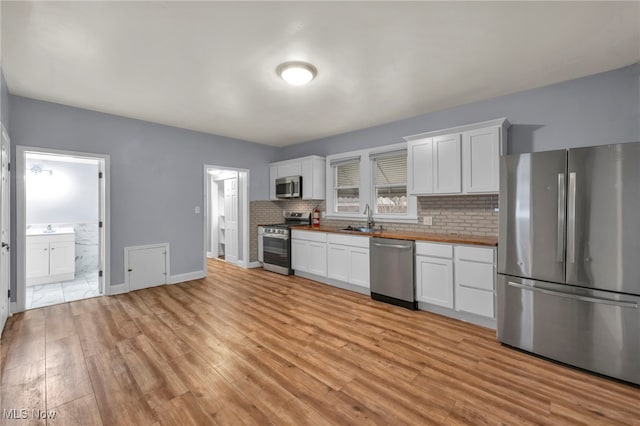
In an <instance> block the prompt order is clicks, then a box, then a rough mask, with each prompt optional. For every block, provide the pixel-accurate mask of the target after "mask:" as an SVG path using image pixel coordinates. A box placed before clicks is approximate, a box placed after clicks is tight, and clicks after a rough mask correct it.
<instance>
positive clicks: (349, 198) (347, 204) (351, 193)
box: [335, 188, 360, 213]
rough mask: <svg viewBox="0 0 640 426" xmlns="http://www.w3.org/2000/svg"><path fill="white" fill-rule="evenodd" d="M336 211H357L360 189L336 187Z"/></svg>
mask: <svg viewBox="0 0 640 426" xmlns="http://www.w3.org/2000/svg"><path fill="white" fill-rule="evenodd" d="M335 206H336V212H340V213H358V212H359V211H360V190H359V189H358V188H352V189H337V190H336V204H335Z"/></svg>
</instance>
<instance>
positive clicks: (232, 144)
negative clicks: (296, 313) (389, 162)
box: [9, 96, 277, 294]
mask: <svg viewBox="0 0 640 426" xmlns="http://www.w3.org/2000/svg"><path fill="white" fill-rule="evenodd" d="M9 101H10V103H11V108H10V114H9V121H10V122H11V140H12V144H13V147H14V148H13V149H12V151H13V153H12V156H13V158H12V161H13V162H14V164H15V146H16V145H26V146H35V147H48V148H56V149H62V150H73V151H81V152H88V153H100V154H109V155H110V158H111V283H112V284H121V283H123V282H124V270H123V268H124V265H123V250H124V247H128V246H135V245H143V244H152V243H163V242H168V243H170V245H171V274H172V275H177V274H182V273H188V272H194V271H199V270H202V258H203V247H204V245H203V244H204V240H203V239H204V235H205V231H204V228H203V218H202V214H194V206H200V207H201V211H203V210H202V208H203V207H204V201H203V196H204V188H203V184H204V175H203V173H204V168H203V166H204V164H212V165H219V166H228V167H238V168H245V169H249V170H250V198H251V199H261V198H265V197H266V196H267V194H268V167H267V163H269V162H270V161H273V160H274V159H275V157H276V154H277V149H276V148H273V147H269V146H266V145H259V144H254V143H249V142H245V141H239V140H234V139H229V138H224V137H221V136H215V135H209V134H204V133H199V132H193V131H189V130H184V129H178V128H175V127H169V126H162V125H158V124H153V123H148V122H143V121H139V120H132V119H128V118H123V117H118V116H113V115H109V114H103V113H99V112H94V111H88V110H83V109H78V108H73V107H68V106H63V105H59V104H53V103H49V102H42V101H37V100H33V99H28V98H23V97H17V96H10V99H9ZM212 119H215V117H212ZM14 196H15V183H13V184H12V197H14ZM13 199H15V198H13ZM15 217H16V212H15V204H14V206H13V210H12V221H13V223H12V227H13V229H15ZM13 235H14V236H15V232H14V233H13ZM13 239H14V240H15V238H13ZM13 244H14V245H15V241H13ZM12 261H13V262H14V265H13V268H12V270H13V271H15V256H14V257H13V259H12ZM12 283H15V278H14V279H12ZM14 285H15V284H14ZM12 293H13V294H15V292H12Z"/></svg>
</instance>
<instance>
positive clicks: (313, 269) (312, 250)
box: [309, 242, 327, 277]
mask: <svg viewBox="0 0 640 426" xmlns="http://www.w3.org/2000/svg"><path fill="white" fill-rule="evenodd" d="M309 273H311V274H316V275H320V276H321V277H326V276H327V243H316V242H309Z"/></svg>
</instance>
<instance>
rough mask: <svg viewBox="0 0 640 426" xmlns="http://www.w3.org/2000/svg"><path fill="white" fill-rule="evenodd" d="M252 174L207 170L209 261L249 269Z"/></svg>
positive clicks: (206, 218) (244, 171)
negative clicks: (250, 178) (249, 213)
mask: <svg viewBox="0 0 640 426" xmlns="http://www.w3.org/2000/svg"><path fill="white" fill-rule="evenodd" d="M248 178H249V171H248V170H242V169H232V168H228V167H218V166H205V181H206V182H205V205H206V212H205V232H206V236H205V271H206V258H210V259H217V260H221V261H225V262H229V263H233V264H236V265H239V266H242V267H245V268H246V267H247V265H248V260H249V259H248V253H249V247H248V239H247V236H248V218H249V215H248V196H247V195H248Z"/></svg>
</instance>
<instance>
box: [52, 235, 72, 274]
mask: <svg viewBox="0 0 640 426" xmlns="http://www.w3.org/2000/svg"><path fill="white" fill-rule="evenodd" d="M75 253H76V243H75V242H74V241H61V242H52V243H50V244H49V274H50V275H59V274H73V273H74V272H75V270H76V265H75V259H76V256H75Z"/></svg>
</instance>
